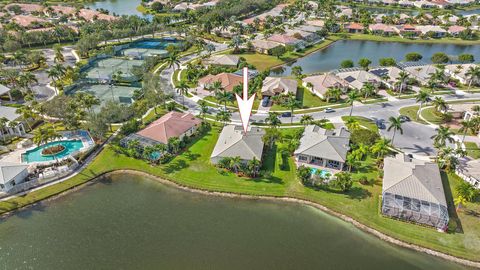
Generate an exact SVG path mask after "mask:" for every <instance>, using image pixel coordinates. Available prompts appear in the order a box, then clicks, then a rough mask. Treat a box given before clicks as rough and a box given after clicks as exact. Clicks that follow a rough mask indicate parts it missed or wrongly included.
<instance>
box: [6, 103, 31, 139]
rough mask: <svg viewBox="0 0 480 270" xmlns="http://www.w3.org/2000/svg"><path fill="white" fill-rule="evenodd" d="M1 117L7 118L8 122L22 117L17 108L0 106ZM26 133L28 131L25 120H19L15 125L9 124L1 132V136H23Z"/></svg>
mask: <svg viewBox="0 0 480 270" xmlns="http://www.w3.org/2000/svg"><path fill="white" fill-rule="evenodd" d="M0 118H6V119H7V120H8V122H13V121H17V120H18V119H19V118H20V114H18V113H17V108H14V107H7V106H0ZM25 134H26V131H25V125H24V123H23V121H17V122H16V125H15V126H13V125H7V126H5V127H4V129H3V130H2V132H0V136H6V135H10V136H23V135H25Z"/></svg>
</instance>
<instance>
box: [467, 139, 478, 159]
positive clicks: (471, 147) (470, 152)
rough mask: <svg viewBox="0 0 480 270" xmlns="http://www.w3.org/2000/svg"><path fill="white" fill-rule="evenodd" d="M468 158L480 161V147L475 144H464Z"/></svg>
mask: <svg viewBox="0 0 480 270" xmlns="http://www.w3.org/2000/svg"><path fill="white" fill-rule="evenodd" d="M464 144H465V148H466V150H467V156H469V157H471V158H473V159H480V147H478V145H477V144H476V143H474V142H464Z"/></svg>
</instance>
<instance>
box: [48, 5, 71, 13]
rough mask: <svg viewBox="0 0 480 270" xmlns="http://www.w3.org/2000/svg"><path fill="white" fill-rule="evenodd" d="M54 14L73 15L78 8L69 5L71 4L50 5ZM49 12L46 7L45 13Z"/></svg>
mask: <svg viewBox="0 0 480 270" xmlns="http://www.w3.org/2000/svg"><path fill="white" fill-rule="evenodd" d="M50 8H51V9H52V11H53V13H54V14H58V15H73V14H75V12H76V11H77V9H76V8H74V7H69V6H61V5H59V6H50ZM47 12H48V9H45V13H47Z"/></svg>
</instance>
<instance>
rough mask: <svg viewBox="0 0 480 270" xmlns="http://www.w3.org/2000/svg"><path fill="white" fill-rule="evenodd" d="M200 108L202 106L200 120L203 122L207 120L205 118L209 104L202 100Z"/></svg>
mask: <svg viewBox="0 0 480 270" xmlns="http://www.w3.org/2000/svg"><path fill="white" fill-rule="evenodd" d="M198 106H200V118H202V120H205V116H206V115H207V113H208V106H207V102H205V100H203V99H202V100H200V101H199V102H198Z"/></svg>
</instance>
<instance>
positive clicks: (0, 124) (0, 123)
mask: <svg viewBox="0 0 480 270" xmlns="http://www.w3.org/2000/svg"><path fill="white" fill-rule="evenodd" d="M7 123H8V119H7V118H5V117H1V118H0V135H2V138H3V143H4V144H5V135H4V133H3V131H4V129H5V127H6V125H7Z"/></svg>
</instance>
